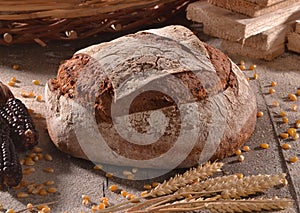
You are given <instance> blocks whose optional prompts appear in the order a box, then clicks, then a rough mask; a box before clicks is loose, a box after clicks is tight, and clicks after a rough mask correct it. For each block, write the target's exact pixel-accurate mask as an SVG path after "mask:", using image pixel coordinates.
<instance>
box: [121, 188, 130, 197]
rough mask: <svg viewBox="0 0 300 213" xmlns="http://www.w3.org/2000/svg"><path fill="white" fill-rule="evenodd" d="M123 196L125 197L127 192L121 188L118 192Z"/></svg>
mask: <svg viewBox="0 0 300 213" xmlns="http://www.w3.org/2000/svg"><path fill="white" fill-rule="evenodd" d="M120 194H121V195H122V196H123V197H126V195H127V194H128V193H127V192H126V191H124V190H122V191H121V193H120Z"/></svg>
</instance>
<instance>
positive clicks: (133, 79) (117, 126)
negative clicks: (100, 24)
mask: <svg viewBox="0 0 300 213" xmlns="http://www.w3.org/2000/svg"><path fill="white" fill-rule="evenodd" d="M45 96H46V110H47V112H46V115H47V116H46V119H47V126H48V131H49V135H50V137H51V139H52V141H53V143H54V144H55V145H56V146H57V147H58V148H59V149H60V150H61V151H63V152H65V153H67V154H70V155H72V156H74V157H79V158H84V159H88V160H91V161H94V162H99V163H104V164H112V165H120V166H130V167H144V168H157V167H159V168H175V167H191V166H195V165H197V164H201V163H203V162H206V161H207V160H216V159H222V158H224V157H226V156H229V155H232V154H233V153H234V151H235V150H236V149H238V148H239V147H240V146H241V145H242V144H243V143H244V142H245V141H246V140H247V139H248V138H249V137H250V135H251V134H252V133H253V131H254V127H255V124H256V99H255V96H254V94H253V92H252V90H251V88H250V86H249V84H248V82H247V80H246V78H245V76H244V74H243V73H242V72H241V71H240V70H239V68H238V67H237V66H236V64H234V63H233V62H232V61H231V60H230V59H229V58H228V57H227V56H226V55H225V54H224V53H222V52H221V51H219V50H217V49H215V48H213V47H211V46H209V45H207V44H206V43H204V42H202V41H200V40H199V39H198V38H197V37H196V36H195V35H194V34H193V33H192V32H191V31H190V30H189V29H187V28H185V27H182V26H168V27H164V28H161V29H154V30H147V31H141V32H137V33H135V34H130V35H126V36H123V37H120V38H118V39H115V40H113V41H110V42H106V43H101V44H98V45H94V46H90V47H87V48H85V49H82V50H80V51H78V52H76V53H75V54H74V56H73V57H72V58H71V59H69V60H67V61H65V62H64V63H63V64H62V65H61V66H60V67H59V70H58V74H57V77H56V78H53V79H50V80H49V81H48V82H47V85H46V94H45Z"/></svg>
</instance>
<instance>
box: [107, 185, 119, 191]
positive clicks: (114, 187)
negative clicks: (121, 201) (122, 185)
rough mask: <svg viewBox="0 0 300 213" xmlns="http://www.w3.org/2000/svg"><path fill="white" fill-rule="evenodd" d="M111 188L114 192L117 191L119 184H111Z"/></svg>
mask: <svg viewBox="0 0 300 213" xmlns="http://www.w3.org/2000/svg"><path fill="white" fill-rule="evenodd" d="M109 190H110V191H112V192H115V191H117V190H118V186H117V185H111V186H110V187H109Z"/></svg>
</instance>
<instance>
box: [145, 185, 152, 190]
mask: <svg viewBox="0 0 300 213" xmlns="http://www.w3.org/2000/svg"><path fill="white" fill-rule="evenodd" d="M151 188H152V186H151V185H150V184H145V185H144V189H146V190H150V189H151Z"/></svg>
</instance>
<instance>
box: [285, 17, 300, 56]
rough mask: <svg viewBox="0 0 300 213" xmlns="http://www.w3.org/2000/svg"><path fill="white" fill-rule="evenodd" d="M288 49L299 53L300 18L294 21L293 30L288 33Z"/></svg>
mask: <svg viewBox="0 0 300 213" xmlns="http://www.w3.org/2000/svg"><path fill="white" fill-rule="evenodd" d="M287 47H288V49H289V50H291V51H294V52H297V53H300V20H297V21H296V27H295V31H294V32H292V33H290V34H289V35H288V44H287Z"/></svg>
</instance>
